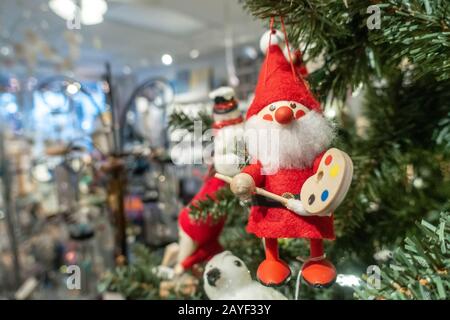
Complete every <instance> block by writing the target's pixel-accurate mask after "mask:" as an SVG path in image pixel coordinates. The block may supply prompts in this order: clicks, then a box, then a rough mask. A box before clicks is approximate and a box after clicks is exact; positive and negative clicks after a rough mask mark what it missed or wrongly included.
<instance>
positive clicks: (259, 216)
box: [242, 154, 335, 239]
mask: <svg viewBox="0 0 450 320" xmlns="http://www.w3.org/2000/svg"><path fill="white" fill-rule="evenodd" d="M321 157H322V154H321V155H319V156H318V157H317V158H316V160H315V161H314V165H313V166H312V167H311V168H304V169H280V170H278V172H277V173H276V174H273V175H265V176H264V175H261V165H260V164H259V163H256V164H251V165H249V166H247V167H245V168H244V169H243V170H242V172H245V173H248V174H249V175H251V176H252V177H253V179H254V180H255V184H256V186H257V187H261V188H264V189H266V190H267V191H270V192H273V193H275V194H278V195H282V194H283V193H285V192H290V193H292V194H299V193H300V191H301V188H302V186H303V183H304V182H305V181H306V179H308V178H309V177H310V176H312V175H313V174H314V172H315V170H317V167H318V165H319V162H320V159H321ZM247 232H249V233H253V234H255V235H256V236H257V237H259V238H308V239H335V235H334V228H333V216H330V217H317V216H313V217H304V216H299V215H297V214H295V213H293V212H292V211H290V210H289V209H286V208H268V207H263V206H253V207H252V208H251V211H250V217H249V220H248V224H247Z"/></svg>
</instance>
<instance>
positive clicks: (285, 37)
mask: <svg viewBox="0 0 450 320" xmlns="http://www.w3.org/2000/svg"><path fill="white" fill-rule="evenodd" d="M280 22H281V29H282V30H283V33H284V41H285V42H286V47H287V51H288V56H289V64H290V65H291V70H292V75H293V76H294V79H295V80H296V81H298V76H297V73H296V72H295V67H294V61H292V56H291V48H290V45H289V40H288V37H287V32H286V26H285V25H284V19H283V17H282V16H280Z"/></svg>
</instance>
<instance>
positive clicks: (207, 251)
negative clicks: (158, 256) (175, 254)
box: [181, 239, 223, 270]
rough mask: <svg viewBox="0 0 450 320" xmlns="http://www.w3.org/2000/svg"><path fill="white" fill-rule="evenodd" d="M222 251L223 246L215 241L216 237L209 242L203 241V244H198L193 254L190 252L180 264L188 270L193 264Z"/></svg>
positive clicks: (206, 259)
mask: <svg viewBox="0 0 450 320" xmlns="http://www.w3.org/2000/svg"><path fill="white" fill-rule="evenodd" d="M222 251H223V247H222V246H221V245H220V243H219V241H217V239H216V240H213V241H211V242H209V243H205V244H204V245H202V246H199V247H198V248H197V250H195V251H194V253H193V254H191V255H190V256H189V257H187V258H186V259H184V260H183V261H182V262H181V265H182V266H183V269H185V270H188V269H190V268H192V266H193V265H194V264H197V263H201V262H203V261H208V260H209V259H211V258H212V257H214V256H215V255H216V254H218V253H219V252H222Z"/></svg>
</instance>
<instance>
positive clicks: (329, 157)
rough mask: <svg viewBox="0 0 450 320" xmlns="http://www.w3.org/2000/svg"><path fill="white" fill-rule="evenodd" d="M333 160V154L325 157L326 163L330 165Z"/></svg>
mask: <svg viewBox="0 0 450 320" xmlns="http://www.w3.org/2000/svg"><path fill="white" fill-rule="evenodd" d="M331 161H333V157H332V156H331V155H329V156H328V157H326V159H325V164H326V165H327V166H328V165H329V164H330V163H331Z"/></svg>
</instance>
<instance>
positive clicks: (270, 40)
mask: <svg viewBox="0 0 450 320" xmlns="http://www.w3.org/2000/svg"><path fill="white" fill-rule="evenodd" d="M274 20H275V19H274V17H271V18H270V24H269V30H270V34H269V45H268V46H267V57H266V62H265V63H266V65H265V68H264V69H265V70H264V84H266V80H267V65H268V61H269V55H270V50H269V48H270V45H271V44H272V34H273V33H274V32H275V29H274V28H273V24H274V22H275V21H274Z"/></svg>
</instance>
